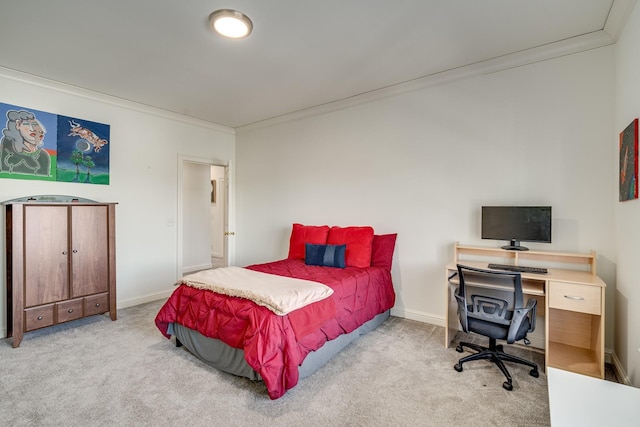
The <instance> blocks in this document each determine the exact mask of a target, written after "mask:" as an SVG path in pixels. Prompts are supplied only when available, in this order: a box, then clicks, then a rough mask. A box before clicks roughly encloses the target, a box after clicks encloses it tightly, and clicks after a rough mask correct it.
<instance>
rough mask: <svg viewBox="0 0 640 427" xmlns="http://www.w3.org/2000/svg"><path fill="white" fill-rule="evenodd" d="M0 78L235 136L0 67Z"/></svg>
mask: <svg viewBox="0 0 640 427" xmlns="http://www.w3.org/2000/svg"><path fill="white" fill-rule="evenodd" d="M0 77H4V78H6V79H8V80H13V81H16V82H20V83H26V84H29V85H32V86H38V87H41V88H44V89H50V90H54V91H56V92H60V93H65V94H68V95H72V96H78V97H81V98H85V99H89V100H92V101H97V102H101V103H104V104H110V105H113V106H115V107H119V108H125V109H128V110H131V111H136V112H140V113H145V114H150V115H153V116H157V117H161V118H163V119H168V120H174V121H178V122H182V123H186V124H189V125H194V126H199V127H203V128H207V129H212V130H215V131H219V132H223V133H227V134H230V135H235V129H234V128H232V127H229V126H224V125H220V124H218V123H213V122H208V121H206V120H201V119H196V118H194V117H190V116H185V115H182V114H178V113H174V112H172V111H168V110H163V109H162V108H157V107H151V106H149V105H145V104H139V103H137V102H133V101H128V100H126V99H122V98H118V97H115V96H112V95H106V94H104V93H100V92H95V91H92V90H88V89H83V88H80V87H77V86H72V85H68V84H66V83H61V82H58V81H55V80H50V79H46V78H44V77H39V76H35V75H33V74H28V73H24V72H22V71H16V70H13V69H11V68H6V67H2V66H0Z"/></svg>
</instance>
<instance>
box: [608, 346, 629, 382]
mask: <svg viewBox="0 0 640 427" xmlns="http://www.w3.org/2000/svg"><path fill="white" fill-rule="evenodd" d="M605 359H609V360H610V362H608V363H611V366H613V370H614V371H615V373H616V377H618V380H620V382H621V383H622V384H626V385H631V380H630V379H629V376H628V375H627V373H626V372H625V370H624V367H623V366H622V363H621V362H620V359H618V356H617V355H616V353H615V352H614V351H613V350H608V349H607V350H605Z"/></svg>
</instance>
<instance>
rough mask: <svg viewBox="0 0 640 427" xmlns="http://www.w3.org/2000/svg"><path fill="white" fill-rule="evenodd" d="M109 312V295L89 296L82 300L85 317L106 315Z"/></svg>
mask: <svg viewBox="0 0 640 427" xmlns="http://www.w3.org/2000/svg"><path fill="white" fill-rule="evenodd" d="M107 311H109V294H108V293H104V294H98V295H91V296H88V297H85V298H84V313H85V316H93V315H94V314H100V313H106V312H107Z"/></svg>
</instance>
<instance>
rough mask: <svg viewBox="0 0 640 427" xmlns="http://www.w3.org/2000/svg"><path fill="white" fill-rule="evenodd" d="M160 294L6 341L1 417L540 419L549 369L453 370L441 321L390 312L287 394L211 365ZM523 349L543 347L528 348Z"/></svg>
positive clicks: (0, 368) (539, 422) (0, 370)
mask: <svg viewBox="0 0 640 427" xmlns="http://www.w3.org/2000/svg"><path fill="white" fill-rule="evenodd" d="M161 303H162V302H160V301H158V302H152V303H148V304H144V305H140V306H137V307H131V308H127V309H124V310H120V311H119V312H118V315H119V319H118V320H117V321H115V322H111V320H109V318H108V317H107V316H94V317H92V318H88V319H82V320H79V321H76V322H73V323H70V324H65V325H59V326H56V327H54V328H49V329H45V330H41V331H36V332H31V333H29V334H26V335H25V338H24V340H23V341H22V345H21V346H20V347H19V348H17V349H14V348H11V339H5V340H0V423H2V425H6V426H26V425H29V426H40V425H41V426H54V425H55V426H58V425H65V426H133V425H135V426H173V425H189V426H267V425H268V426H272V425H273V426H391V425H393V426H450V425H457V426H497V425H513V426H545V425H549V401H548V397H547V379H546V376H545V375H544V372H543V370H542V369H541V371H540V377H539V378H533V377H531V376H529V369H528V368H526V367H519V366H513V365H510V367H509V368H510V371H511V374H512V376H513V377H514V390H513V391H511V392H508V391H506V390H504V389H503V388H502V382H503V381H504V379H503V376H502V374H501V373H500V372H499V370H498V369H497V368H496V367H495V366H493V365H491V364H489V363H488V362H482V361H481V362H473V363H468V364H465V366H464V371H463V372H461V373H458V372H456V371H455V370H454V369H453V365H454V364H455V363H456V361H457V360H458V358H459V357H460V354H459V353H457V352H456V351H455V349H454V348H449V349H445V348H444V347H443V334H444V330H443V328H440V327H436V326H431V325H426V324H423V323H419V322H414V321H410V320H404V319H400V318H395V317H392V318H390V319H389V320H387V321H386V322H385V323H384V324H383V325H382V326H381V327H380V328H378V329H377V330H375V331H373V332H371V333H369V334H368V335H366V336H364V337H362V338H360V339H359V340H357V341H356V342H355V343H353V344H351V345H350V346H349V347H347V348H346V349H345V350H344V351H343V352H341V353H340V354H339V355H338V356H337V357H335V358H334V359H332V360H331V361H330V362H329V363H327V364H326V365H325V366H324V367H322V368H321V369H320V370H319V371H317V372H316V373H315V374H313V375H312V376H310V377H308V378H306V379H303V380H301V382H300V383H299V384H298V385H297V386H296V387H295V388H294V389H292V390H290V391H289V392H288V393H287V394H286V395H285V396H284V397H282V398H281V399H278V400H275V401H271V400H269V398H268V396H267V394H266V391H265V388H264V385H263V384H262V383H252V382H251V381H249V380H246V379H243V378H238V377H234V376H232V375H228V374H224V373H221V372H218V371H216V370H214V369H213V368H210V367H208V366H207V365H205V364H203V363H202V362H200V361H199V360H197V359H196V358H194V357H193V356H192V355H191V354H190V353H189V352H188V351H186V350H185V349H184V347H183V348H176V347H175V346H174V343H173V340H172V341H168V340H166V339H165V338H164V337H163V336H162V335H161V334H160V332H159V331H158V330H157V329H156V327H155V325H154V323H153V319H154V317H155V314H156V313H157V311H158V309H159V307H160V305H161ZM521 355H524V356H525V357H530V356H531V357H535V358H537V359H538V360H536V361H537V362H538V363H541V361H542V357H541V355H540V354H537V353H533V352H530V351H528V350H523V351H522V352H521Z"/></svg>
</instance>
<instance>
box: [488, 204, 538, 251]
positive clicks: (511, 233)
mask: <svg viewBox="0 0 640 427" xmlns="http://www.w3.org/2000/svg"><path fill="white" fill-rule="evenodd" d="M482 238H483V239H490V240H509V241H510V242H511V243H510V244H509V245H506V246H502V249H507V250H515V251H527V250H529V248H527V247H524V246H521V245H520V242H542V243H551V206H483V207H482Z"/></svg>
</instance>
